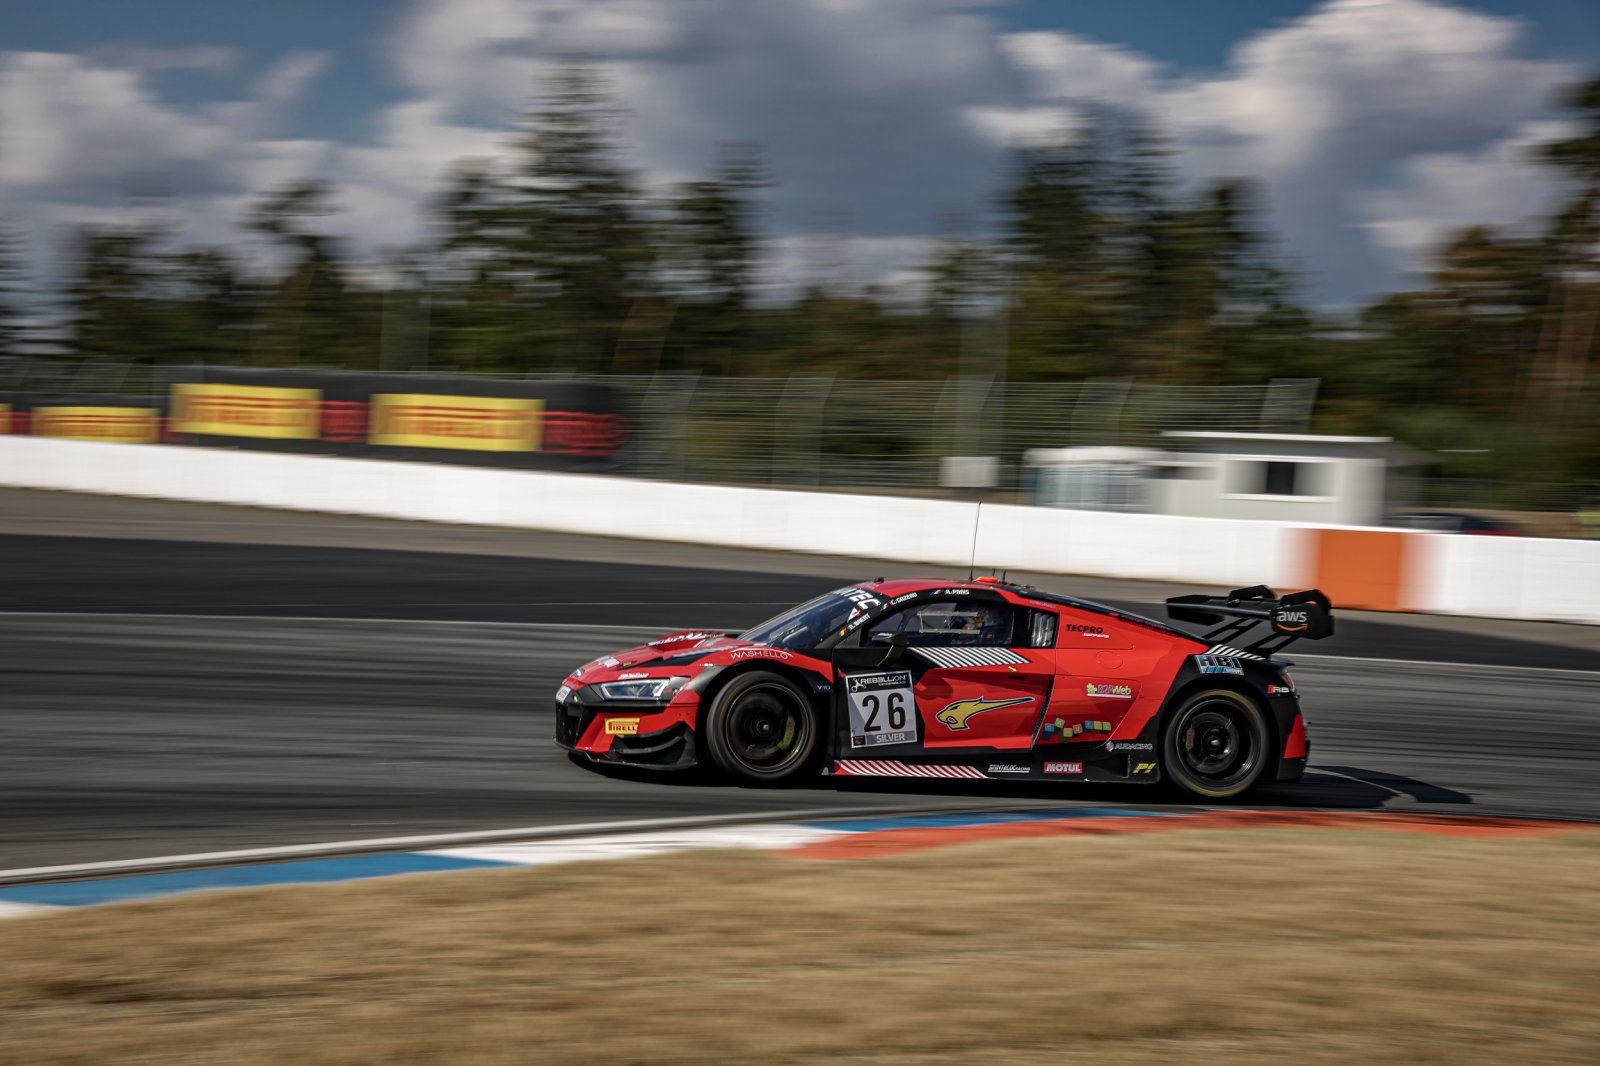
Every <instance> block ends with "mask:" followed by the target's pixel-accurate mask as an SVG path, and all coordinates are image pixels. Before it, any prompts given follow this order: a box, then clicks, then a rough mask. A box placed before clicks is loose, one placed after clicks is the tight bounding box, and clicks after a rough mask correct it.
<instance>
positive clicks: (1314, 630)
mask: <svg viewBox="0 0 1600 1066" xmlns="http://www.w3.org/2000/svg"><path fill="white" fill-rule="evenodd" d="M1167 614H1168V615H1170V616H1171V617H1173V618H1176V619H1178V620H1180V621H1184V622H1198V623H1199V624H1201V625H1205V626H1215V627H1216V628H1214V629H1212V630H1211V631H1210V632H1208V633H1206V634H1205V636H1204V639H1206V640H1208V641H1210V642H1212V643H1213V644H1231V645H1237V646H1239V647H1242V648H1243V649H1244V650H1246V651H1249V652H1252V653H1254V654H1256V655H1263V656H1266V655H1272V654H1274V653H1276V652H1279V651H1282V650H1283V649H1284V648H1285V647H1287V646H1288V645H1289V644H1291V643H1293V642H1294V641H1296V640H1299V639H1300V638H1302V637H1304V638H1306V639H1308V640H1321V639H1322V638H1323V637H1326V636H1329V635H1330V634H1332V633H1333V604H1331V603H1329V602H1328V597H1326V596H1324V595H1323V594H1322V593H1321V591H1319V590H1317V589H1307V590H1306V591H1304V592H1289V593H1285V594H1284V595H1282V596H1279V595H1278V594H1277V593H1275V592H1273V591H1272V590H1271V589H1269V588H1267V586H1265V585H1253V586H1251V587H1250V588H1247V589H1234V590H1233V591H1232V592H1230V593H1228V594H1227V595H1226V596H1173V597H1171V598H1169V599H1168V600H1167ZM1263 622H1265V623H1267V625H1268V626H1270V627H1271V632H1269V633H1268V634H1267V635H1266V636H1264V637H1262V638H1261V639H1260V640H1257V641H1256V642H1255V643H1253V644H1239V643H1238V642H1239V641H1240V639H1241V638H1243V637H1244V635H1245V634H1246V633H1248V632H1250V630H1252V629H1254V628H1255V627H1256V626H1258V625H1261V624H1262V623H1263Z"/></svg>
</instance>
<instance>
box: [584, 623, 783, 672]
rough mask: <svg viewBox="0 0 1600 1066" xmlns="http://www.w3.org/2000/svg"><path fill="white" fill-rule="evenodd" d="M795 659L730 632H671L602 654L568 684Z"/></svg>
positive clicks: (768, 646) (687, 630)
mask: <svg viewBox="0 0 1600 1066" xmlns="http://www.w3.org/2000/svg"><path fill="white" fill-rule="evenodd" d="M793 657H794V656H793V653H792V652H788V651H785V650H783V649H782V648H774V647H772V646H771V645H768V644H757V643H755V642H754V641H749V640H740V639H739V638H738V637H735V636H729V635H728V634H726V633H713V632H710V631H707V630H703V629H686V630H683V631H682V632H678V633H669V634H668V635H667V636H664V637H660V638H658V639H656V640H652V641H649V642H647V643H644V644H640V645H638V646H637V647H633V648H625V649H623V650H622V651H617V652H612V653H611V654H610V655H602V656H601V657H600V658H598V659H595V660H594V661H592V662H588V663H584V664H583V665H582V666H581V667H579V668H578V669H576V670H574V671H573V672H572V676H571V677H570V678H568V681H569V683H573V684H581V685H587V684H591V683H593V682H595V681H616V680H618V679H619V678H620V677H621V676H622V675H623V674H628V675H633V674H638V675H639V676H641V677H660V676H663V675H665V674H668V673H675V674H684V673H690V674H693V673H698V672H699V671H700V670H701V669H703V668H704V667H705V666H709V665H711V664H712V663H713V662H718V663H721V662H733V661H737V660H739V659H746V658H773V659H790V658H793ZM691 664H692V666H691ZM685 666H691V669H688V670H684V669H681V667H685Z"/></svg>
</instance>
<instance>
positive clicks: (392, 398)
mask: <svg viewBox="0 0 1600 1066" xmlns="http://www.w3.org/2000/svg"><path fill="white" fill-rule="evenodd" d="M543 413H544V401H543V400H530V399H522V398H511V397H504V396H433V395H427V394H423V393H379V394H377V395H375V396H373V397H372V423H371V430H370V435H369V436H368V440H369V441H371V443H373V444H387V445H390V446H392V447H398V448H461V449H468V450H470V451H477V452H536V451H538V450H539V444H540V440H539V430H540V423H541V421H542V415H543Z"/></svg>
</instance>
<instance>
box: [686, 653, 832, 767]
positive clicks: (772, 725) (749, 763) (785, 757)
mask: <svg viewBox="0 0 1600 1066" xmlns="http://www.w3.org/2000/svg"><path fill="white" fill-rule="evenodd" d="M702 734H703V736H704V737H705V745H706V751H707V753H708V754H709V755H710V756H711V761H712V762H714V763H715V764H716V765H717V766H718V767H719V768H721V769H722V770H723V771H724V772H726V773H727V774H729V775H730V776H732V777H734V778H736V779H737V780H739V781H741V782H743V783H745V784H751V785H775V784H778V783H780V782H782V783H787V782H791V781H793V780H794V779H795V778H796V777H798V776H800V775H801V774H803V773H804V772H805V771H806V770H807V769H810V768H813V767H814V766H815V763H816V755H817V752H818V750H819V749H820V748H821V745H822V724H821V722H820V721H819V720H818V716H817V712H816V709H815V708H814V707H813V706H812V704H811V699H810V697H808V696H807V695H806V694H805V692H804V691H802V690H801V688H800V686H798V685H796V684H795V683H794V682H793V681H790V680H789V679H788V678H786V677H784V676H783V675H782V674H775V673H772V672H770V671H767V670H751V671H749V672H748V673H743V674H740V675H738V676H737V677H735V678H733V679H732V680H731V681H729V682H728V683H727V684H726V685H724V686H723V687H722V688H721V690H719V691H718V692H717V695H716V698H715V699H713V700H712V701H711V708H710V710H708V711H707V712H706V715H705V719H704V721H703V722H702Z"/></svg>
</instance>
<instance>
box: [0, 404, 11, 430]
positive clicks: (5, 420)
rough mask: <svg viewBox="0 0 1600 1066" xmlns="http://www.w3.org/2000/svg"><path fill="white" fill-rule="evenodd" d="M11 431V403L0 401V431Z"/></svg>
mask: <svg viewBox="0 0 1600 1066" xmlns="http://www.w3.org/2000/svg"><path fill="white" fill-rule="evenodd" d="M10 432H11V405H10V404H8V403H0V433H10Z"/></svg>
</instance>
